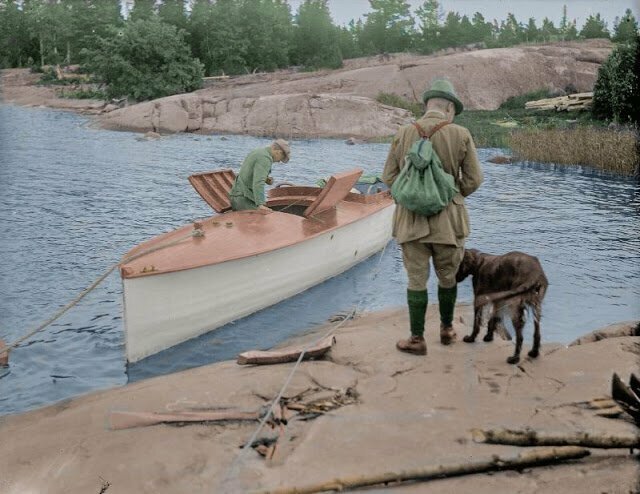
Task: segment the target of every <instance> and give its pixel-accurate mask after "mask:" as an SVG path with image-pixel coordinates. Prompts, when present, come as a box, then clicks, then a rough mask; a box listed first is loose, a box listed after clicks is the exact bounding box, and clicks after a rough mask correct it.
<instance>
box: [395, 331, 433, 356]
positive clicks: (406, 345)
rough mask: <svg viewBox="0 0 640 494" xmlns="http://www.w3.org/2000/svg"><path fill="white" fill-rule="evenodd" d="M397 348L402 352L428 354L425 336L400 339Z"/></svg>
mask: <svg viewBox="0 0 640 494" xmlns="http://www.w3.org/2000/svg"><path fill="white" fill-rule="evenodd" d="M396 348H397V349H398V350H400V351H401V352H406V353H413V354H414V355H426V354H427V344H426V343H425V341H424V337H423V336H415V335H414V336H412V337H411V338H408V339H406V340H399V341H398V342H397V343H396Z"/></svg>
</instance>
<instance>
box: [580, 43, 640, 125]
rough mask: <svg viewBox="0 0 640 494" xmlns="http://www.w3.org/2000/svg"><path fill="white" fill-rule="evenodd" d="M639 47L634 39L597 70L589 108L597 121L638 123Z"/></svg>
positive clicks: (615, 50)
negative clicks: (591, 104)
mask: <svg viewBox="0 0 640 494" xmlns="http://www.w3.org/2000/svg"><path fill="white" fill-rule="evenodd" d="M639 44H640V43H639V42H638V37H637V36H636V38H634V40H633V43H631V44H620V45H618V46H617V47H616V48H614V50H613V52H612V53H611V55H609V57H608V58H607V60H606V61H605V62H604V63H603V64H602V65H601V66H600V69H598V79H597V80H596V84H595V86H594V88H593V109H592V113H593V115H594V116H595V117H596V118H600V119H604V120H615V121H617V122H621V123H627V122H636V123H637V122H638V108H639V106H638V103H639V101H638V94H639V93H640V84H639V78H638V73H637V72H636V69H637V65H638V64H639V62H638V57H639V54H638V51H639V50H640V48H638V45H639Z"/></svg>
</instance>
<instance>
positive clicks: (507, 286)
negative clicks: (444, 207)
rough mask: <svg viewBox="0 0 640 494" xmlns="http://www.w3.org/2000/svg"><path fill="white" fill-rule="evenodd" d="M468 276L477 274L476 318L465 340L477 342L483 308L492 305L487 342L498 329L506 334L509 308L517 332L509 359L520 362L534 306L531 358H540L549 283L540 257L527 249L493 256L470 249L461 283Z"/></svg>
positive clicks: (461, 269) (460, 272)
mask: <svg viewBox="0 0 640 494" xmlns="http://www.w3.org/2000/svg"><path fill="white" fill-rule="evenodd" d="M467 276H473V295H474V321H473V332H472V333H471V334H470V335H467V336H465V337H464V341H466V342H467V343H473V342H474V341H475V339H476V336H478V332H479V331H480V325H481V324H482V312H483V308H484V306H486V305H489V304H492V310H491V317H490V319H489V323H488V326H487V334H486V335H485V337H484V341H492V340H493V333H494V331H496V330H502V331H504V332H505V333H506V330H504V327H503V326H502V317H503V315H504V313H505V312H506V309H508V311H509V314H510V316H511V321H512V322H513V327H514V329H515V332H516V348H515V352H514V354H513V356H511V357H509V358H508V359H507V362H508V363H510V364H516V363H518V362H519V361H520V350H521V349H522V329H523V328H524V323H525V312H526V311H527V308H531V310H532V312H533V324H534V333H533V347H532V348H531V351H530V352H529V357H532V358H535V357H537V356H538V354H539V350H540V317H541V307H542V300H543V299H544V295H545V292H546V291H547V287H548V286H549V282H548V281H547V277H546V276H545V274H544V271H543V270H542V266H541V265H540V262H539V261H538V259H537V258H536V257H533V256H530V255H528V254H524V253H523V252H509V253H507V254H504V255H502V256H492V255H490V254H483V253H481V252H478V251H477V250H475V249H467V250H465V252H464V258H463V259H462V263H461V264H460V267H459V268H458V273H457V274H456V280H457V281H458V283H460V282H461V281H462V280H464V279H465V278H466V277H467Z"/></svg>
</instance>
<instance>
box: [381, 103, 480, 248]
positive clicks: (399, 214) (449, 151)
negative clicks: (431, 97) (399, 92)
mask: <svg viewBox="0 0 640 494" xmlns="http://www.w3.org/2000/svg"><path fill="white" fill-rule="evenodd" d="M444 120H445V118H444V116H443V115H442V114H441V113H440V112H434V111H429V112H427V113H426V114H425V115H424V116H423V117H422V118H421V119H420V120H418V124H419V125H420V126H421V127H422V128H423V129H424V130H425V132H429V131H430V130H431V129H432V128H433V127H435V126H436V125H437V124H439V123H440V122H442V121H444ZM419 138H420V136H419V135H418V131H417V130H416V128H415V127H414V126H413V125H405V126H403V127H402V128H400V130H399V131H398V133H397V134H396V136H395V137H394V139H393V142H392V143H391V149H390V150H389V155H388V156H387V161H386V163H385V165H384V171H383V173H382V180H383V182H384V183H385V184H387V185H388V186H389V187H391V185H392V184H393V182H394V180H395V179H396V177H397V176H398V174H399V173H400V170H401V169H402V168H403V167H404V164H405V156H406V155H407V153H408V152H409V149H410V148H411V146H412V144H413V143H414V142H416V141H417V140H418V139H419ZM431 142H432V144H433V149H434V150H435V151H436V153H438V156H439V157H440V160H441V161H442V167H443V168H444V170H445V171H446V172H447V173H449V174H451V175H453V177H454V178H455V180H456V186H457V187H458V190H459V191H460V194H457V195H456V196H454V198H453V201H452V202H451V203H450V204H448V205H447V206H446V207H445V208H444V209H443V210H442V211H440V212H439V213H438V214H435V215H433V216H429V217H426V216H423V215H421V214H417V213H414V212H413V211H409V210H408V209H406V208H404V207H402V206H401V205H400V204H397V205H396V211H395V214H394V217H393V236H394V237H396V240H397V242H398V243H400V244H402V243H404V242H409V241H411V240H420V241H421V242H425V243H432V244H445V245H456V246H458V247H462V246H463V245H464V239H465V238H466V237H468V236H469V228H470V225H469V215H468V213H467V209H466V208H465V205H464V198H465V197H466V196H468V195H469V194H471V193H472V192H474V191H475V190H476V189H477V188H478V187H480V184H481V183H482V179H483V176H482V169H481V168H480V163H479V161H478V155H477V153H476V147H475V144H474V143H473V139H472V137H471V134H470V133H469V131H468V130H467V129H465V128H464V127H461V126H460V125H455V124H449V125H447V126H445V127H443V128H442V129H440V130H439V131H438V132H436V133H435V134H434V135H433V137H432V138H431Z"/></svg>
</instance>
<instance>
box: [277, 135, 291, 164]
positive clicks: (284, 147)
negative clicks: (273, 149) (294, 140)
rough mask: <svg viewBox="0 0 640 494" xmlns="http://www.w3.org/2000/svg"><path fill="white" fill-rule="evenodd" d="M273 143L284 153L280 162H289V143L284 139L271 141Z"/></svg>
mask: <svg viewBox="0 0 640 494" xmlns="http://www.w3.org/2000/svg"><path fill="white" fill-rule="evenodd" d="M273 143H274V144H275V145H276V146H277V147H279V148H280V149H281V150H282V152H283V153H284V158H282V162H283V163H287V162H288V161H289V158H290V157H291V147H290V146H289V143H288V142H287V141H285V140H284V139H276V140H275V141H273Z"/></svg>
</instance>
